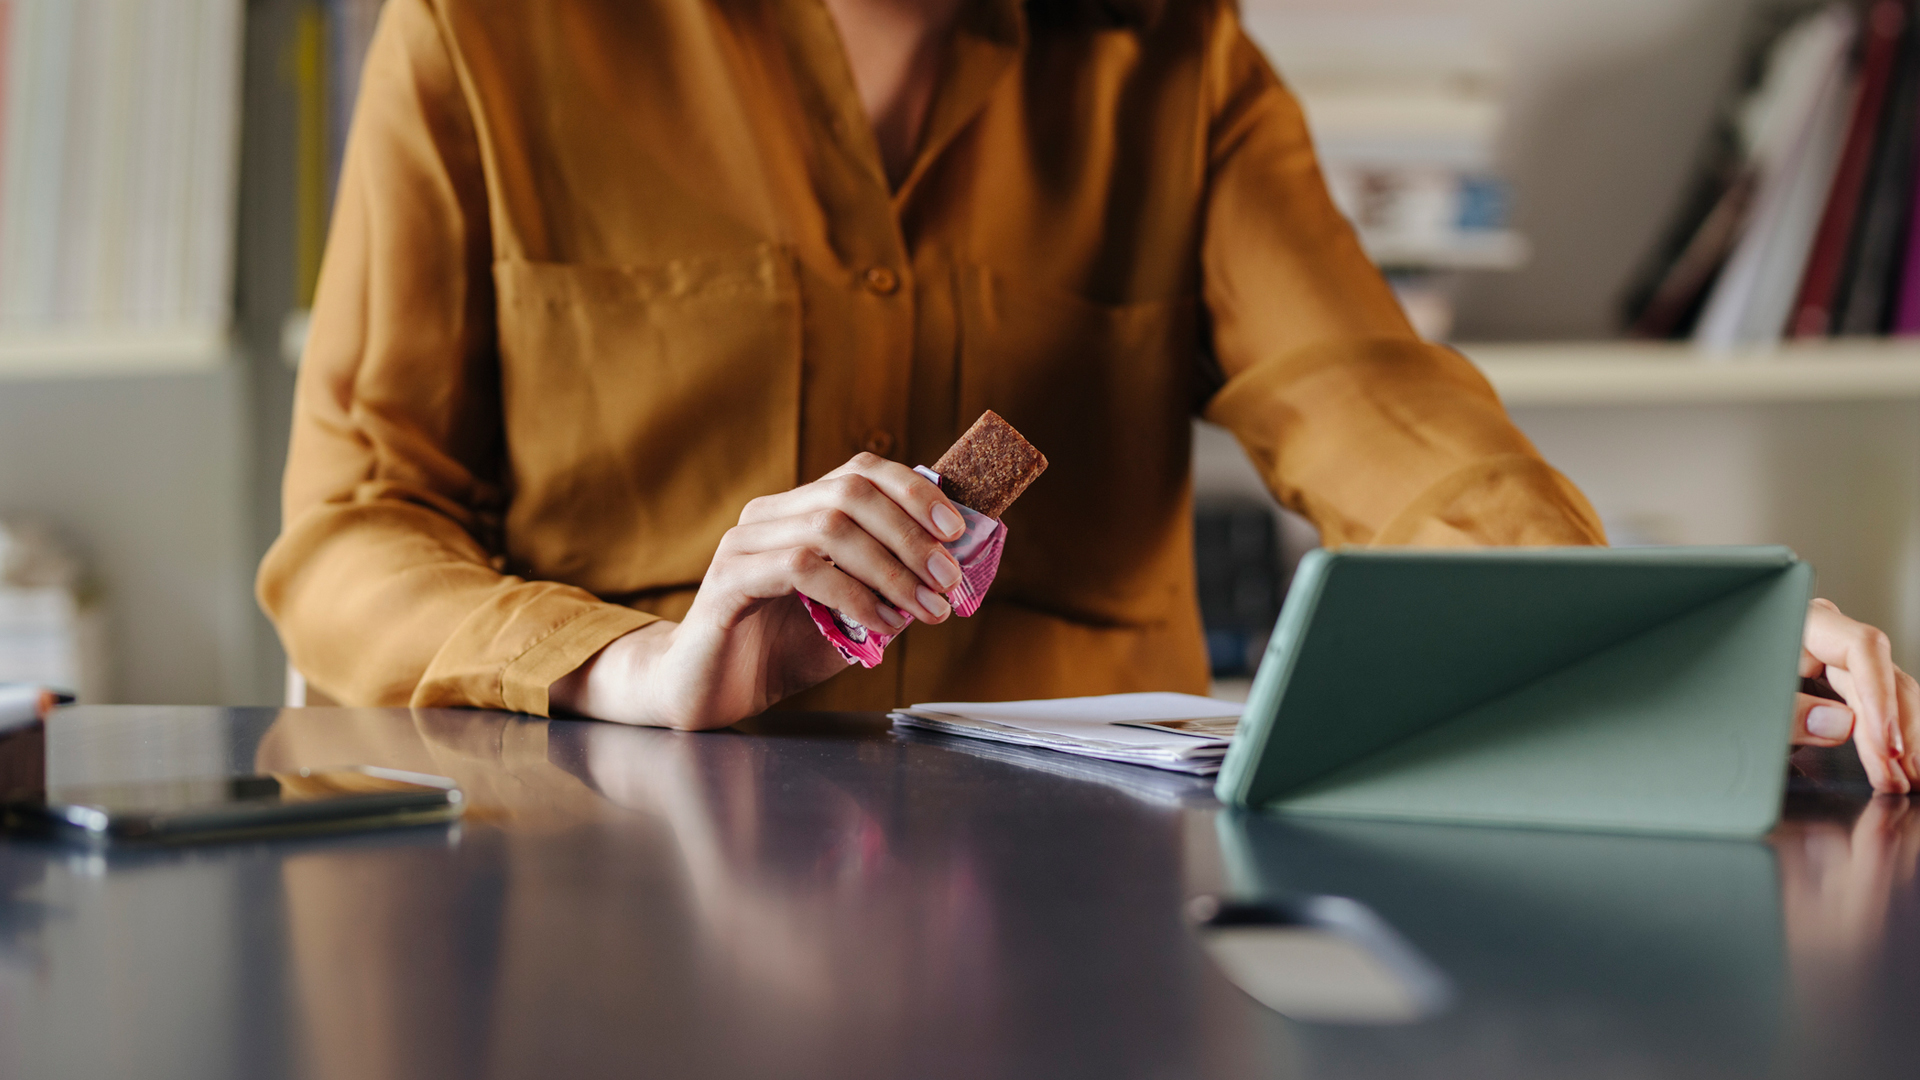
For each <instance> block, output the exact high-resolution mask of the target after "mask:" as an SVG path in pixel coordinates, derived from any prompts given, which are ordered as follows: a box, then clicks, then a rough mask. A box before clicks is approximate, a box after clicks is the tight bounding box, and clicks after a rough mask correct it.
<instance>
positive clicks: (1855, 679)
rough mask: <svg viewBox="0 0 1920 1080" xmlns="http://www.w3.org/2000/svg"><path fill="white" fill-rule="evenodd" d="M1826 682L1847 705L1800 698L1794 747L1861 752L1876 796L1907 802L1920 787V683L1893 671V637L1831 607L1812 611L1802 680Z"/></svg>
mask: <svg viewBox="0 0 1920 1080" xmlns="http://www.w3.org/2000/svg"><path fill="white" fill-rule="evenodd" d="M1823 676H1824V677H1825V678H1826V680H1827V683H1828V684H1829V685H1830V686H1832V687H1833V689H1834V690H1835V691H1836V692H1837V693H1838V694H1839V695H1840V696H1841V697H1843V698H1845V699H1846V702H1845V704H1841V703H1840V702H1836V701H1831V700H1829V699H1827V698H1821V697H1815V696H1813V695H1811V694H1801V695H1799V697H1798V699H1797V700H1796V701H1795V703H1794V710H1793V741H1794V742H1795V743H1796V744H1799V745H1802V746H1839V745H1840V744H1842V743H1844V742H1846V741H1847V740H1848V739H1849V738H1851V739H1852V740H1853V744H1854V747H1855V748H1856V749H1858V750H1859V751H1860V763H1861V764H1862V765H1864V766H1866V769H1867V778H1868V779H1869V780H1872V781H1873V789H1874V790H1875V791H1881V792H1891V793H1893V794H1896V795H1905V794H1907V793H1908V792H1911V791H1912V790H1914V787H1915V786H1916V785H1920V683H1915V682H1914V678H1913V676H1911V675H1909V674H1907V673H1906V672H1904V671H1901V670H1900V669H1899V668H1898V667H1895V666H1894V663H1893V647H1892V645H1891V644H1890V643H1889V642H1888V640H1887V635H1886V634H1884V633H1882V632H1881V631H1879V630H1877V629H1875V628H1874V627H1871V626H1868V625H1867V624H1866V623H1863V622H1856V621H1855V620H1853V619H1849V618H1847V617H1846V616H1845V615H1842V614H1841V613H1840V609H1839V608H1837V607H1835V606H1834V605H1833V602H1832V601H1830V600H1815V601H1814V602H1813V603H1812V605H1810V606H1809V607H1808V609H1807V629H1806V634H1805V636H1804V637H1803V638H1802V639H1801V648H1800V677H1801V678H1803V679H1816V678H1821V677H1823Z"/></svg>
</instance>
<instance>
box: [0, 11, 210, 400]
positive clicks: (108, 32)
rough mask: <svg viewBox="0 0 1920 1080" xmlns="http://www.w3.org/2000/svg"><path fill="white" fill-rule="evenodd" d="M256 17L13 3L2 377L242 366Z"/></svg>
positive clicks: (1, 193) (0, 248)
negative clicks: (247, 42) (240, 283)
mask: <svg viewBox="0 0 1920 1080" xmlns="http://www.w3.org/2000/svg"><path fill="white" fill-rule="evenodd" d="M244 16H245V5H244V3H243V2H242V0H168V2H166V3H147V2H141V3H127V2H123V0H5V2H4V3H0V20H4V22H3V25H4V28H5V37H4V46H0V66H3V69H0V99H3V100H0V379H36V380H45V379H50V378H60V377H63V376H84V377H100V376H108V375H158V374H172V373H187V372H204V371H207V370H211V369H214V368H217V367H220V366H221V365H223V364H225V363H227V362H228V360H229V359H230V358H231V357H232V355H233V348H232V346H231V343H230V339H231V328H232V325H233V322H234V258H235V243H236V221H237V205H238V203H237V200H238V186H239V135H240V108H241V101H240V81H241V69H242V63H243V42H242V36H243V24H244Z"/></svg>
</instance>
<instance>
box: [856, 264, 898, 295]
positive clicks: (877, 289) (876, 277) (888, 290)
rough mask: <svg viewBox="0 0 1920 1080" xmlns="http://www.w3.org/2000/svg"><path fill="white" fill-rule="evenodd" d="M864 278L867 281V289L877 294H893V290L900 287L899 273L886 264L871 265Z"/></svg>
mask: <svg viewBox="0 0 1920 1080" xmlns="http://www.w3.org/2000/svg"><path fill="white" fill-rule="evenodd" d="M864 280H865V281H866V283H867V291H869V292H871V293H873V294H875V295H876V296H891V295H893V290H895V289H897V288H899V287H900V278H899V275H897V274H895V273H894V272H893V271H891V270H889V269H887V268H886V267H884V266H874V267H869V268H868V270H867V272H866V274H865V275H864Z"/></svg>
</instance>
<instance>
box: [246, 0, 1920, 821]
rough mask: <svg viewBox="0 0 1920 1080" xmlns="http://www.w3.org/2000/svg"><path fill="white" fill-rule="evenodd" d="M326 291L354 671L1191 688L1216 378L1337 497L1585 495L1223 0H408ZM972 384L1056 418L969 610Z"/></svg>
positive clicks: (1296, 504)
mask: <svg viewBox="0 0 1920 1080" xmlns="http://www.w3.org/2000/svg"><path fill="white" fill-rule="evenodd" d="M313 325H314V329H313V334H312V339H311V343H310V345H309V348H308V351H307V356H306V359H305V362H304V367H303V371H302V374H301V388H300V393H299V401H298V404H297V407H296V416H295V424H294V434H293V443H292V449H291V457H290V460H289V464H288V469H287V481H286V489H285V510H286V525H285V530H284V532H283V535H282V536H281V538H280V540H279V542H278V543H277V544H275V546H274V548H273V550H272V551H271V552H270V553H269V554H268V556H267V559H266V561H265V563H264V564H263V566H262V568H261V573H260V596H261V601H262V603H263V605H264V606H265V607H266V609H267V611H268V612H269V613H270V614H271V615H272V616H273V618H274V619H275V621H276V624H277V625H278V626H279V628H280V632H281V635H282V637H283V639H284V640H285V641H286V643H287V647H288V651H289V653H290V655H291V656H292V658H293V661H294V663H295V664H296V665H297V666H298V667H299V668H300V670H301V671H303V672H304V673H305V674H306V675H307V677H308V678H309V679H310V680H311V681H312V682H313V683H314V684H315V685H317V686H319V687H321V688H322V689H324V690H326V691H328V692H330V693H332V694H333V695H335V696H337V697H339V698H341V699H342V700H346V701H349V702H367V703H391V704H399V703H405V702H411V703H412V704H415V705H475V706H493V707H504V708H510V709H517V710H522V711H526V712H531V713H536V714H542V715H545V714H547V713H549V711H550V710H564V711H569V712H574V713H579V714H584V715H587V716H594V717H600V718H604V719H611V720H623V721H628V722H634V723H650V724H668V725H673V726H679V727H689V728H697V727H712V726H719V725H723V724H727V723H730V722H732V721H734V720H736V719H739V718H741V717H743V716H747V715H750V714H752V713H754V712H756V711H759V710H761V709H763V708H765V707H767V706H770V705H772V704H774V703H776V702H782V701H785V702H789V703H791V704H794V705H798V706H802V707H813V708H881V707H886V706H889V705H893V704H896V703H899V702H904V701H912V700H928V699H936V698H988V699H991V698H1008V697H1028V696H1049V695H1062V694H1075V693H1095V692H1111V691H1121V690H1133V689H1182V690H1194V691H1198V690H1202V689H1204V687H1205V684H1206V665H1205V659H1204V654H1203V651H1202V647H1201V636H1200V628H1199V625H1198V612H1197V609H1196V604H1195V601H1194V582H1193V573H1192V553H1191V547H1190V536H1189V520H1190V491H1189V483H1188V461H1187V456H1188V451H1189V428H1188V421H1189V417H1190V415H1191V414H1192V413H1193V411H1195V410H1196V409H1198V410H1200V411H1202V412H1203V414H1204V415H1205V416H1207V417H1208V418H1209V419H1211V420H1214V421H1216V422H1219V423H1221V424H1224V425H1225V426H1227V427H1229V428H1231V429H1232V430H1233V431H1234V432H1235V433H1236V435H1237V436H1238V437H1239V438H1240V440H1241V442H1242V444H1243V445H1244V446H1245V447H1246V448H1247V449H1248V451H1249V452H1250V454H1251V455H1252V457H1253V459H1254V461H1255V462H1256V464H1257V465H1258V466H1259V467H1260V468H1261V469H1262V471H1263V472H1264V474H1265V476H1266V479H1267V481H1268V483H1269V485H1270V486H1271V487H1272V488H1273V490H1274V491H1275V493H1276V494H1277V495H1278V496H1279V497H1280V498H1281V500H1282V501H1283V502H1285V503H1286V504H1287V505H1289V506H1291V507H1293V508H1294V509H1296V510H1299V511H1301V512H1302V513H1305V514H1306V515H1307V516H1308V517H1309V518H1311V519H1312V520H1313V521H1314V523H1315V524H1316V525H1318V526H1319V528H1320V530H1321V534H1322V536H1323V537H1324V538H1325V539H1326V540H1327V542H1329V543H1332V544H1346V543H1372V544H1597V543H1603V542H1604V538H1603V536H1602V533H1601V530H1600V525H1599V523H1598V521H1597V519H1596V518H1595V516H1594V513H1593V511H1592V509H1591V508H1590V507H1589V506H1588V505H1587V502H1586V500H1585V499H1584V498H1582V497H1581V495H1580V493H1579V492H1578V491H1577V490H1575V489H1574V487H1573V486H1572V485H1571V484H1570V483H1568V482H1567V481H1566V480H1565V479H1564V478H1563V477H1561V476H1560V475H1559V474H1558V473H1556V472H1555V471H1554V470H1553V469H1551V468H1549V467H1548V466H1547V465H1546V464H1545V463H1544V462H1543V461H1541V460H1540V457H1539V455H1538V454H1537V453H1536V452H1535V451H1534V449H1533V447H1532V446H1531V445H1530V444H1529V443H1528V442H1527V440H1526V439H1525V438H1524V437H1523V436H1522V435H1521V434H1520V433H1519V432H1518V431H1517V430H1516V429H1515V428H1514V427H1513V426H1512V424H1511V423H1510V422H1509V421H1508V420H1507V418H1506V415H1505V413H1504V412H1503V410H1502V409H1501V407H1500V404H1499V402H1498V400H1497V399H1496V398H1495V397H1494V395H1493V393H1492V391H1491V390H1490V389H1489V387H1488V386H1487V384H1486V382H1485V380H1483V379H1482V378H1481V377H1480V376H1479V374H1478V373H1477V372H1476V371H1475V370H1474V369H1473V368H1472V366H1471V365H1469V364H1468V363H1466V362H1465V361H1464V360H1462V359H1461V358H1460V357H1458V356H1457V355H1454V354H1452V353H1450V352H1448V351H1446V350H1444V349H1440V348H1436V347H1433V346H1430V345H1427V344H1424V343H1422V342H1421V341H1420V340H1419V339H1418V338H1417V337H1416V336H1415V335H1414V333H1413V332H1412V331H1411V329H1410V328H1409V327H1408V325H1407V323H1406V321H1405V320H1404V318H1403V317H1402V316H1401V313H1400V311H1399V309H1398V307H1397V305H1396V304H1395V302H1394V299H1393V297H1392V295H1391V293H1390V292H1389V291H1388V289H1387V288H1386V286H1385V284H1384V283H1383V282H1382V280H1381V278H1380V276H1379V274H1378V273H1377V272H1375V270H1374V269H1373V268H1372V266H1370V265H1369V264H1368V262H1367V260H1366V258H1365V256H1364V255H1363V254H1362V253H1361V251H1360V248H1359V246H1358V244H1357V243H1356V242H1355V239H1354V236H1353V233H1352V232H1351V230H1350V229H1349V228H1348V227H1347V225H1346V224H1345V222H1344V221H1343V220H1342V219H1341V217H1340V216H1339V214H1338V213H1337V212H1336V211H1335V210H1334V208H1333V207H1332V205H1331V204H1330V202H1329V201H1328V198H1327V195H1326V191H1325V188H1324V186H1323V184H1322V182H1321V179H1320V175H1319V172H1318V169H1317V166H1316V164H1315V162H1314V157H1313V152H1312V149H1311V146H1310V143H1309V141H1308V137H1307V132H1306V129H1305V126H1304V124H1303V122H1302V119H1301V115H1300V111H1299V109H1298V108H1297V106H1296V105H1295V103H1294V101H1293V100H1292V98H1291V97H1290V96H1289V95H1288V94H1287V92H1286V90H1285V89H1284V88H1283V87H1282V86H1281V84H1280V83H1279V82H1278V81H1277V80H1276V79H1275V78H1274V76H1273V74H1272V72H1271V71H1270V70H1269V68H1268V67H1267V65H1266V63H1265V62H1264V61H1263V60H1262V58H1261V57H1260V54H1259V53H1258V51H1257V50H1256V49H1255V48H1254V47H1253V46H1252V45H1251V44H1250V43H1249V42H1248V41H1247V39H1246V37H1245V35H1244V34H1243V33H1242V31H1241V29H1240V27H1239V24H1238V21H1237V18H1236V15H1235V13H1234V10H1233V7H1232V5H1231V3H1230V0H1168V2H1166V3H1165V4H1164V5H1161V4H1159V3H1157V2H1156V0H1114V2H1110V3H1096V2H1091V0H1090V2H1087V3H1084V4H1081V3H1078V2H1077V0H1033V2H1032V3H1030V4H1028V5H1026V6H1025V7H1023V6H1022V5H1021V4H1020V3H1019V2H1018V0H540V2H535V0H392V2H391V3H389V4H388V5H387V9H386V13H385V15H384V16H383V18H382V21H381V25H380V29H379V32H378V34H377V35H376V39H375V42H374V45H373V48H372V52H371V54H370V56H369V58H368V62H367V68H366V75H365V80H364V85H363V88H362V94H361V99H360V106H359V112H358V114H357V115H356V117H355V121H354V127H353V133H352V137H351V139H350V140H349V146H348V151H347V157H346V163H345V167H344V170H343V175H342V179H341V190H340V196H339V206H338V210H337V215H336V218H335V222H334V226H333V231H332V234H331V236H330V239H329V246H328V252H327V257H326V264H325V269H324V271H323V274H322V281H321V286H320V293H319V297H318V299H317V301H316V305H315V315H314V324H313ZM986 407H991V408H993V409H995V410H997V411H999V412H1000V413H1001V414H1002V415H1004V416H1006V417H1007V418H1008V419H1009V420H1010V421H1012V423H1013V424H1014V425H1015V426H1016V427H1018V428H1019V429H1020V430H1021V431H1023V432H1024V433H1025V434H1026V435H1027V436H1028V437H1029V438H1031V439H1032V440H1033V441H1034V443H1035V444H1037V445H1038V446H1039V447H1040V448H1041V449H1042V450H1043V451H1045V452H1046V454H1047V455H1048V456H1049V458H1050V459H1051V460H1052V468H1051V469H1050V470H1049V472H1048V473H1047V475H1046V476H1045V477H1044V478H1043V479H1042V480H1041V481H1040V482H1039V483H1038V484H1036V485H1035V486H1034V488H1033V489H1032V490H1031V491H1029V492H1028V493H1027V494H1026V495H1025V496H1024V497H1023V499H1022V500H1021V502H1020V504H1019V505H1017V506H1015V507H1014V508H1013V510H1012V511H1010V512H1009V514H1008V515H1007V519H1006V521H1007V526H1008V529H1009V541H1008V545H1007V549H1006V558H1005V561H1004V562H1003V564H1002V569H1001V572H1000V575H999V578H998V580H997V581H996V583H995V586H994V591H993V595H992V597H991V598H990V600H989V602H988V604H987V605H986V607H985V608H983V609H982V611H981V612H980V613H979V614H977V615H976V616H975V617H973V618H970V619H962V620H954V619H949V618H948V615H949V611H948V608H947V605H946V603H945V601H944V599H942V596H941V594H942V592H943V591H944V590H945V589H947V588H948V587H950V586H951V585H952V584H953V581H954V580H955V579H956V577H957V574H956V571H955V568H954V567H953V565H952V563H951V561H950V560H947V559H946V557H945V555H944V554H943V553H942V552H941V551H940V550H939V548H938V544H937V541H938V540H940V539H944V538H948V537H951V536H953V535H955V530H956V529H957V518H956V517H954V516H952V514H953V510H952V507H951V506H950V505H948V504H947V503H946V501H945V499H944V498H943V497H942V496H941V495H940V493H939V492H938V491H937V490H936V489H935V488H934V486H933V485H931V484H929V483H927V482H925V481H923V480H921V479H919V478H918V477H917V476H916V475H914V474H913V473H911V472H910V471H909V470H908V469H907V467H906V465H903V464H900V462H906V463H914V462H928V461H931V460H933V459H934V457H935V456H937V455H938V454H939V452H940V451H941V450H942V449H943V448H944V447H945V446H946V445H947V444H948V443H949V442H951V441H952V439H953V438H954V437H955V436H956V435H957V434H958V433H959V432H960V431H961V430H962V428H963V427H964V426H965V425H966V424H967V423H968V422H970V421H971V420H972V419H973V418H974V417H975V416H977V415H978V414H979V413H980V411H981V410H982V409H983V408H986ZM815 478H822V479H815ZM809 480H811V481H813V482H811V483H808V482H807V481H809ZM873 591H877V592H878V594H879V595H880V596H881V597H883V598H884V599H885V600H887V601H888V602H889V603H890V604H891V605H893V606H895V607H897V608H899V609H900V610H902V611H904V612H906V613H907V614H908V615H910V616H911V617H912V618H913V619H914V620H917V621H919V622H922V623H925V624H927V625H924V626H921V627H918V628H916V629H915V630H914V631H913V632H912V633H910V634H907V635H905V636H904V637H902V638H901V639H900V640H898V641H896V642H895V643H894V644H893V646H892V647H891V648H890V650H889V660H888V662H887V663H886V664H884V665H882V666H880V667H878V668H875V669H873V670H847V669H846V668H845V665H844V664H843V663H842V662H841V661H840V660H839V658H838V657H837V656H836V655H835V654H834V653H833V651H832V650H831V648H829V647H828V645H827V643H826V642H825V641H824V640H823V639H822V638H820V636H819V635H818V634H817V632H816V631H815V630H814V628H813V627H812V625H811V623H810V622H809V621H808V619H807V618H806V616H805V614H804V613H803V611H802V609H801V607H800V605H799V603H798V601H797V599H796V595H797V594H799V593H802V592H804V593H806V594H807V595H809V596H812V597H815V598H817V599H819V600H822V601H825V602H828V603H830V604H832V605H834V606H836V607H839V608H841V609H844V610H846V611H847V612H849V613H850V614H852V615H853V616H854V617H855V618H856V619H858V620H860V621H861V622H863V623H867V624H869V625H880V624H884V623H888V622H889V621H890V620H888V618H887V614H888V613H887V611H886V610H884V609H883V607H882V605H880V604H879V603H878V602H877V600H876V599H875V598H874V595H873ZM1808 645H1809V649H1810V650H1811V652H1810V655H1809V658H1808V670H1809V671H1814V670H1819V669H1820V667H1821V665H1822V664H1824V665H1826V666H1827V669H1828V670H1829V671H1830V672H1831V674H1832V677H1833V678H1834V681H1835V683H1836V685H1838V686H1840V688H1841V689H1842V691H1843V692H1846V693H1848V694H1849V695H1850V698H1849V700H1850V701H1852V702H1853V705H1854V712H1853V713H1848V712H1846V710H1839V711H1837V712H1836V713H1833V714H1829V713H1820V712H1812V711H1811V710H1812V709H1813V705H1812V702H1811V699H1809V700H1808V701H1805V702H1803V703H1802V705H1803V707H1802V709H1801V710H1800V717H1801V719H1800V736H1799V737H1801V738H1803V739H1808V740H1811V741H1819V742H1828V743H1831V742H1836V741H1843V740H1844V739H1845V737H1846V735H1847V733H1848V732H1853V733H1855V734H1857V736H1858V740H1859V742H1860V745H1861V747H1862V751H1863V755H1864V756H1865V757H1866V758H1867V760H1868V768H1869V769H1871V770H1874V773H1873V775H1874V778H1875V781H1876V783H1879V784H1881V785H1882V786H1884V787H1885V788H1887V789H1888V790H1896V789H1901V790H1904V785H1906V783H1907V780H1908V777H1909V776H1912V775H1914V774H1915V772H1916V765H1915V759H1914V757H1913V756H1912V755H1910V754H1905V747H1906V745H1908V744H1917V743H1920V738H1906V739H1905V742H1904V743H1902V742H1899V739H1900V738H1901V736H1900V732H1901V731H1902V730H1903V728H1904V730H1905V731H1906V733H1907V734H1908V735H1912V734H1913V732H1912V725H1913V723H1914V714H1915V713H1916V712H1917V711H1920V710H1917V709H1916V708H1915V698H1916V693H1915V690H1914V687H1913V684H1912V682H1911V680H1906V679H1904V678H1903V677H1901V676H1899V675H1897V673H1896V671H1895V669H1894V667H1893V665H1892V662H1891V659H1890V653H1889V652H1888V650H1887V648H1886V645H1885V638H1884V636H1883V635H1879V634H1878V633H1877V631H1873V630H1871V629H1870V628H1867V627H1862V626H1859V625H1858V624H1855V623H1852V622H1850V621H1849V620H1846V619H1845V618H1844V617H1843V616H1840V615H1839V614H1838V613H1837V612H1835V611H1832V610H1831V609H1829V608H1816V609H1815V611H1814V613H1813V619H1812V621H1811V623H1810V627H1809V636H1808ZM1903 703H1904V707H1903ZM1856 713H1857V715H1858V717H1859V719H1860V722H1859V723H1858V724H1857V725H1856V724H1855V723H1854V718H1855V714H1856ZM1809 717H1811V719H1809ZM1825 720H1834V721H1835V722H1834V723H1833V724H1831V725H1830V726H1827V727H1821V726H1820V725H1821V722H1822V721H1825ZM1839 720H1844V722H1845V730H1842V727H1841V724H1840V723H1839V722H1838V721H1839ZM1809 724H1811V725H1812V726H1813V727H1814V728H1815V729H1816V730H1814V731H1809V730H1808V726H1809ZM1896 746H1897V747H1898V749H1896Z"/></svg>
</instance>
